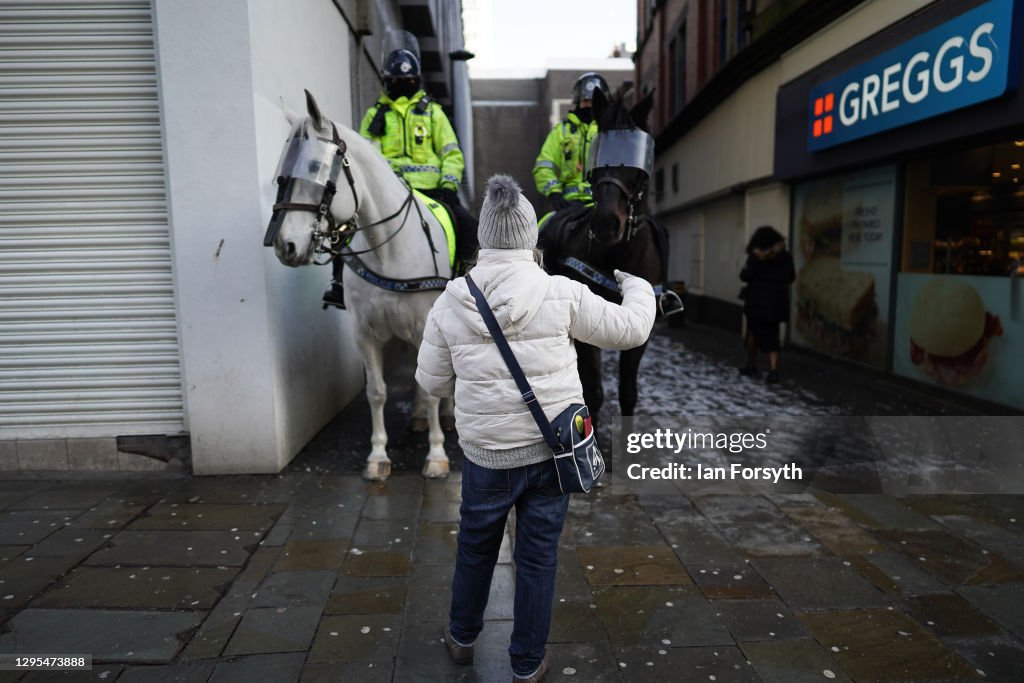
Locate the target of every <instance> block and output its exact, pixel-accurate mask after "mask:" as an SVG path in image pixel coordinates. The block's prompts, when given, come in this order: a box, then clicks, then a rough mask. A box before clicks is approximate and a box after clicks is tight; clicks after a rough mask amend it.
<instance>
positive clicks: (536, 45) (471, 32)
mask: <svg viewBox="0 0 1024 683" xmlns="http://www.w3.org/2000/svg"><path fill="white" fill-rule="evenodd" d="M488 5H489V6H488ZM463 11H464V14H463V18H464V20H465V23H466V49H468V50H470V51H471V52H474V53H476V54H477V58H476V59H473V60H472V61H470V63H469V64H470V68H471V69H472V70H473V71H477V70H484V69H486V70H490V69H543V68H544V67H545V66H546V65H547V64H548V62H549V61H550V60H556V61H557V60H565V59H599V58H603V57H607V56H608V55H609V54H610V53H611V51H612V49H613V48H614V47H615V45H616V44H617V43H623V42H624V43H626V48H627V49H629V50H633V49H635V47H636V2H635V1H631V0H576V1H573V0H464V3H463Z"/></svg>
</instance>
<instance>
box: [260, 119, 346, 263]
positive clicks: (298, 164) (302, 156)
mask: <svg viewBox="0 0 1024 683" xmlns="http://www.w3.org/2000/svg"><path fill="white" fill-rule="evenodd" d="M342 165H343V154H342V152H341V149H340V148H339V147H338V145H336V144H334V143H333V142H331V141H329V140H324V139H322V138H313V139H308V138H307V139H304V138H303V136H302V135H301V134H296V135H295V136H293V137H292V139H291V140H290V141H289V143H288V147H287V148H286V149H285V152H284V154H282V155H281V160H280V161H279V162H278V164H277V172H276V173H275V174H274V177H275V178H277V183H278V188H277V199H276V201H275V203H274V212H273V214H272V215H271V218H270V225H268V226H267V232H266V234H265V235H264V237H263V245H264V246H267V247H270V246H273V245H274V240H275V239H276V238H277V233H278V232H279V231H280V230H281V225H282V223H283V222H284V214H285V211H286V210H287V209H289V208H305V209H307V210H312V211H314V212H315V211H316V210H317V205H316V204H309V205H300V204H296V203H295V198H296V196H297V195H299V194H300V192H301V194H303V195H306V194H308V195H311V196H312V197H315V198H316V201H318V202H319V203H320V204H321V205H327V206H329V205H330V202H331V200H332V199H333V198H334V193H335V191H336V188H337V181H338V175H339V173H340V172H341V168H342Z"/></svg>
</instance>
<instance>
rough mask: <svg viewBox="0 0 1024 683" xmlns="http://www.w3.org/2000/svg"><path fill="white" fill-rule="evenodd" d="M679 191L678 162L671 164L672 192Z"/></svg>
mask: <svg viewBox="0 0 1024 683" xmlns="http://www.w3.org/2000/svg"><path fill="white" fill-rule="evenodd" d="M677 192H679V164H672V194H675V193H677Z"/></svg>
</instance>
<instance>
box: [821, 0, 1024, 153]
mask: <svg viewBox="0 0 1024 683" xmlns="http://www.w3.org/2000/svg"><path fill="white" fill-rule="evenodd" d="M1022 2H1024V0H1017V3H1016V4H1018V5H1019V4H1021V3H1022ZM1014 5H1015V2H1014V0H991V1H990V2H986V3H985V4H983V5H979V6H978V7H975V8H974V9H972V10H970V11H969V12H966V13H965V14H962V15H960V16H959V17H957V18H956V19H953V20H952V21H949V22H946V23H945V24H942V25H941V26H939V27H937V28H934V29H932V30H931V31H928V32H927V33H923V34H921V35H919V36H917V37H916V38H913V39H912V40H909V41H907V42H906V43H904V44H903V45H900V46H899V47H897V48H894V49H892V50H889V51H888V52H886V53H884V54H882V55H879V56H878V57H875V58H874V59H872V60H870V61H868V62H865V63H864V64H861V65H860V66H857V67H855V68H853V69H850V70H849V71H847V72H846V73H844V74H842V75H841V76H838V77H836V78H833V79H832V80H830V81H827V82H825V83H822V84H820V85H818V86H817V87H815V88H814V89H813V90H812V91H811V101H810V103H809V104H810V112H809V116H808V121H809V122H810V125H809V130H808V131H807V147H808V149H810V150H811V151H816V150H821V149H826V148H828V147H832V146H834V145H838V144H841V143H844V142H849V141H850V140H856V139H858V138H863V137H866V136H868V135H874V134H875V133H880V132H882V131H884V130H889V129H891V128H896V127H898V126H904V125H906V124H908V123H913V122H914V121H921V120H923V119H927V118H931V117H933V116H937V115H939V114H944V113H946V112H949V111H953V110H955V109H961V108H963V107H969V106H971V105H973V104H977V103H979V102H984V101H985V100H990V99H993V98H995V97H999V96H1000V95H1002V94H1003V93H1005V92H1006V91H1007V90H1008V89H1011V88H1013V87H1016V85H1017V78H1018V76H1019V74H1018V71H1019V68H1018V67H1019V64H1018V62H1019V55H1017V54H1011V53H1013V52H1015V51H1016V48H1017V46H1016V43H1015V42H1014V41H1016V40H1017V36H1016V35H1014V33H1015V30H1017V27H1016V25H1017V24H1018V23H1019V22H1018V21H1017V18H1016V16H1015V14H1016V12H1015V10H1017V9H1019V8H1015V6H1014Z"/></svg>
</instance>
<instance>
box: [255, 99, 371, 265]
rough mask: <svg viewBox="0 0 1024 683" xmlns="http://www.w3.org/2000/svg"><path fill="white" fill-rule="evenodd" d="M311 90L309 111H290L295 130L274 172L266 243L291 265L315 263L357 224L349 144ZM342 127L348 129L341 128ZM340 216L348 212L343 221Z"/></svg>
mask: <svg viewBox="0 0 1024 683" xmlns="http://www.w3.org/2000/svg"><path fill="white" fill-rule="evenodd" d="M305 92H306V110H307V114H308V115H307V116H305V117H299V116H296V115H295V114H294V113H292V112H290V111H287V110H286V111H285V115H286V116H287V117H288V122H289V123H290V124H291V126H292V127H291V131H290V132H289V133H288V139H287V141H286V142H285V147H284V150H283V151H282V152H281V159H280V161H279V162H278V165H277V172H276V173H275V174H274V177H275V179H276V183H277V199H276V200H275V202H274V210H273V214H272V215H271V218H270V224H269V225H268V226H267V233H266V236H265V237H264V239H263V244H264V245H265V246H268V247H269V246H273V247H274V253H275V254H276V255H277V258H278V260H279V261H281V263H283V264H285V265H286V266H292V267H297V266H304V265H307V264H310V263H313V262H314V261H315V260H316V258H317V255H318V254H324V253H330V250H331V247H332V246H333V245H337V244H338V243H340V241H341V240H342V239H343V237H344V235H345V233H346V231H347V229H349V228H351V227H352V226H354V225H355V220H356V218H357V215H356V214H357V211H358V208H359V197H358V195H357V194H356V186H355V182H354V180H353V176H352V170H351V168H350V165H349V160H348V157H346V155H345V153H346V151H347V147H348V145H347V143H346V142H345V140H344V139H343V138H342V136H341V134H339V132H338V126H336V125H335V124H334V123H333V122H332V121H331V120H330V119H328V118H327V117H326V116H324V115H323V114H322V113H321V112H320V107H319V106H318V105H317V103H316V100H315V99H314V98H313V96H312V95H311V94H310V93H309V91H308V90H307V91H305ZM341 129H342V131H346V132H347V131H348V129H346V128H344V127H341ZM339 216H341V217H344V218H343V219H340V220H339V218H338V217H339Z"/></svg>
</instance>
